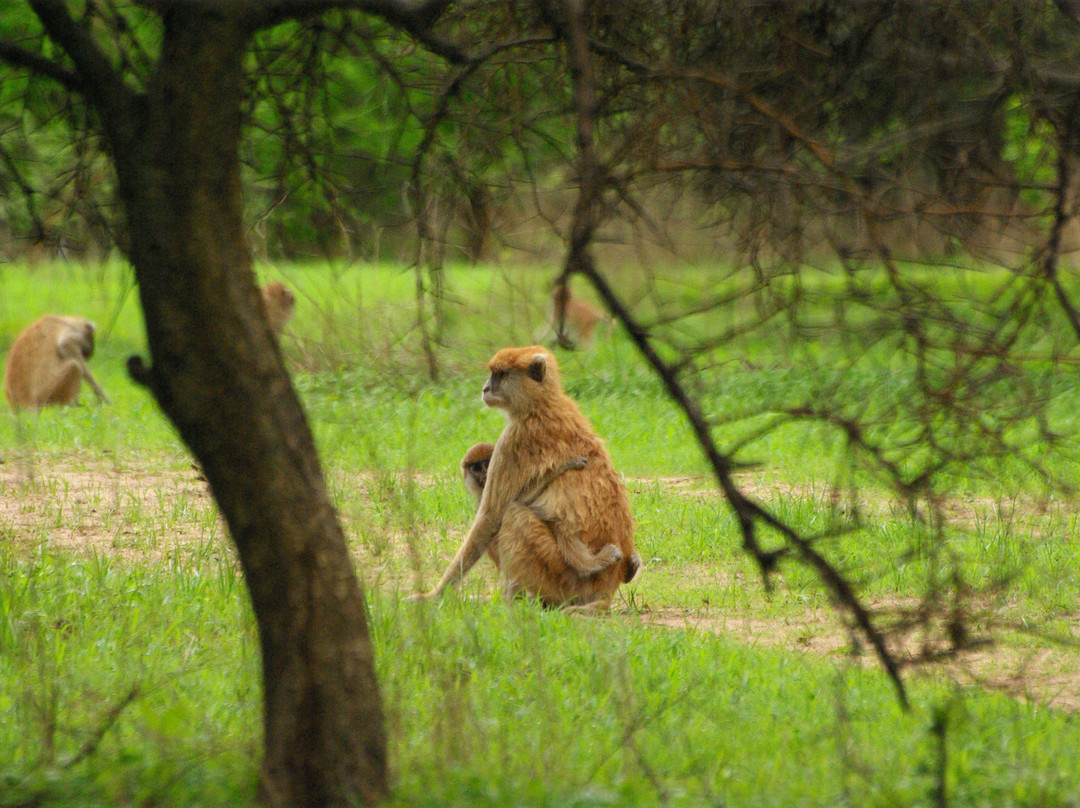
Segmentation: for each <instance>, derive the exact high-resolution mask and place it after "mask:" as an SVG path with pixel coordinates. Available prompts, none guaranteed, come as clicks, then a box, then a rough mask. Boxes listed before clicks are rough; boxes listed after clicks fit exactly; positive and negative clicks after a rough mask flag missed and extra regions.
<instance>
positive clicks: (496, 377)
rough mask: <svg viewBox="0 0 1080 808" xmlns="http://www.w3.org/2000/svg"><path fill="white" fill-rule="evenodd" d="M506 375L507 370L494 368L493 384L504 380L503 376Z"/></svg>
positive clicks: (492, 374) (492, 372)
mask: <svg viewBox="0 0 1080 808" xmlns="http://www.w3.org/2000/svg"><path fill="white" fill-rule="evenodd" d="M505 376H506V371H505V370H493V371H491V383H492V384H493V385H498V384H500V383H501V382H502V380H503V377H505Z"/></svg>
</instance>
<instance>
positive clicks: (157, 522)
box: [0, 456, 1080, 710]
mask: <svg viewBox="0 0 1080 808" xmlns="http://www.w3.org/2000/svg"><path fill="white" fill-rule="evenodd" d="M175 466H176V467H175V468H174V469H171V470H170V469H166V470H162V467H161V465H160V464H156V465H147V466H146V467H139V466H138V465H135V464H132V463H131V462H128V461H125V462H123V463H119V462H112V460H111V459H110V458H109V457H108V456H105V457H102V458H101V459H100V460H99V461H97V462H89V461H80V462H79V464H78V465H77V466H75V467H69V466H67V465H64V464H63V463H62V462H61V461H56V460H50V459H44V458H41V459H32V460H27V459H22V458H19V459H12V458H11V457H10V456H9V458H8V459H7V460H6V461H0V541H7V542H13V543H15V544H16V545H19V546H22V547H25V548H26V549H27V550H32V549H34V548H37V547H40V546H41V545H42V544H46V545H47V546H48V547H49V548H50V549H52V550H54V551H65V552H72V553H97V554H106V555H111V556H114V557H120V558H124V559H128V560H131V561H154V560H157V559H160V558H163V557H165V556H166V555H170V554H185V553H191V554H195V553H205V552H207V550H208V549H209V551H210V552H211V553H212V554H213V555H215V556H219V555H220V556H227V555H230V554H231V552H232V550H231V547H230V546H229V543H228V539H227V536H226V531H225V528H224V525H223V523H222V521H221V520H220V518H219V517H218V515H217V513H216V509H215V508H214V504H213V501H212V499H211V497H210V495H209V492H208V489H207V486H206V483H205V482H203V481H202V480H201V479H200V477H199V475H198V473H197V471H196V470H195V469H194V468H190V467H187V466H186V465H185V464H184V462H183V461H179V460H178V461H177V463H176V464H175ZM349 482H350V484H356V483H357V481H356V480H351V481H349ZM422 483H423V481H421V484H422ZM650 483H651V481H650ZM660 484H661V486H662V487H663V488H664V490H665V491H667V492H670V493H671V494H672V495H674V496H694V497H714V496H716V495H715V494H714V493H712V492H710V491H708V490H705V489H703V488H702V487H701V484H700V481H696V480H689V479H685V478H679V479H670V480H663V481H661V482H660ZM749 484H750V486H751V487H752V486H753V485H754V483H753V482H752V481H750V483H749ZM804 493H805V492H804ZM965 507H969V506H964V505H958V506H956V509H957V511H958V512H962V510H963V509H964V508H965ZM961 515H962V514H961ZM342 517H343V520H344V521H345V527H346V532H347V533H349V532H350V528H351V527H356V526H351V525H350V516H349V514H347V513H343V514H342ZM463 527H464V525H463ZM357 529H359V528H357ZM398 546H399V547H400V546H402V542H399V543H398ZM355 550H356V555H357V557H358V558H357V562H358V566H359V568H360V569H362V570H365V577H366V578H367V579H368V581H369V582H371V580H372V575H371V571H372V569H373V567H375V568H378V569H379V570H380V571H379V572H378V573H377V574H376V575H375V578H376V579H377V581H376V584H375V585H380V584H382V583H385V582H386V579H387V578H392V577H394V575H395V574H396V575H397V576H398V577H399V579H400V576H401V575H404V574H405V573H404V572H401V571H399V572H398V573H394V572H393V571H391V572H386V570H387V568H388V565H387V564H386V559H385V555H386V548H385V546H383V547H381V548H380V550H379V552H378V554H377V555H378V556H381V557H382V558H381V561H380V560H379V559H378V558H375V557H373V555H372V553H371V552H370V548H367V549H365V545H364V543H363V542H358V543H357V544H356V547H355ZM389 566H392V565H389ZM397 566H398V568H399V570H406V569H408V568H409V565H408V564H399V565H397ZM687 571H688V572H690V573H693V570H691V569H690V568H687ZM644 572H645V574H648V568H647V567H646V569H645V571H644ZM700 572H701V573H702V574H704V575H708V576H709V577H710V579H717V578H722V575H721V574H720V573H719V572H718V571H717V570H711V569H710V570H700ZM400 583H401V581H400V580H398V581H396V582H395V584H396V585H400ZM730 583H731V584H732V585H736V584H738V583H739V582H730ZM872 607H873V608H875V609H880V610H882V611H883V612H884V613H888V612H895V611H897V610H899V609H902V608H903V604H872ZM633 613H634V614H637V615H638V616H639V617H640V619H641V620H642V621H643V622H645V623H647V624H649V625H654V626H662V627H668V628H677V629H689V630H698V631H708V632H714V633H719V634H725V635H728V636H732V637H734V638H737V639H739V640H740V641H742V642H745V643H748V644H751V645H755V644H760V645H765V646H774V647H785V648H788V649H791V650H796V651H800V652H804V653H808V654H814V655H820V656H823V657H829V658H832V659H835V660H837V661H838V662H840V663H841V664H845V663H846V662H847V661H850V662H851V664H858V665H866V664H875V659H874V657H873V655H872V654H870V653H868V652H867V651H866V649H865V647H864V648H863V649H861V653H858V654H854V653H852V649H853V645H854V646H858V643H857V642H856V643H854V644H853V642H852V638H851V635H850V634H849V633H848V631H847V630H846V629H845V628H844V626H843V625H842V624H841V622H840V621H839V620H838V619H837V616H836V614H835V613H834V612H833V611H832V610H830V609H826V608H812V609H808V610H807V611H805V612H803V613H800V614H799V615H797V616H794V617H787V618H783V619H776V620H769V619H762V618H758V617H752V616H749V615H747V614H739V615H735V616H732V615H730V614H725V613H723V612H722V610H720V609H718V608H715V607H710V606H708V605H707V604H703V605H702V606H701V607H700V608H695V609H671V608H664V607H663V606H655V605H652V604H650V605H649V606H647V607H644V608H638V609H635V610H634V612H633ZM1078 637H1080V635H1078ZM918 642H919V640H918V638H917V637H909V638H908V639H906V640H903V641H895V642H894V643H893V646H892V648H893V650H894V651H895V652H896V653H897V655H898V656H899V657H904V656H906V655H909V653H914V651H915V649H914V646H915V645H917V644H918ZM905 644H906V645H908V646H909V647H904V646H905ZM907 675H930V676H942V675H945V676H950V677H953V678H955V679H957V680H959V681H962V682H973V683H977V684H979V685H982V686H985V687H988V688H992V689H997V690H1002V691H1005V692H1007V693H1010V694H1012V695H1015V696H1017V697H1019V698H1025V699H1032V700H1035V701H1038V702H1041V703H1045V704H1047V705H1050V706H1055V707H1059V708H1064V709H1069V710H1077V709H1080V650H1078V648H1076V647H1071V646H1070V645H1062V644H1056V643H1053V644H1052V643H1049V642H1046V643H1038V644H1033V643H1032V642H1031V641H1030V639H1027V640H1024V639H1020V640H1017V641H1014V642H999V643H998V644H995V645H993V646H989V647H983V648H981V649H978V650H975V651H973V652H970V653H967V654H965V655H964V656H962V657H960V658H957V659H954V660H950V661H947V662H944V663H939V664H937V665H934V666H931V667H929V668H925V669H921V668H912V669H911V670H910V671H908V672H907Z"/></svg>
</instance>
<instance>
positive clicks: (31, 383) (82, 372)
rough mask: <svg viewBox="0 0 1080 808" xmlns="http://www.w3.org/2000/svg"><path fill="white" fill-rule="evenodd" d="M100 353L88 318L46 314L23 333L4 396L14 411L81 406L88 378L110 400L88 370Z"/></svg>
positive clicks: (10, 359) (10, 357) (103, 398)
mask: <svg viewBox="0 0 1080 808" xmlns="http://www.w3.org/2000/svg"><path fill="white" fill-rule="evenodd" d="M93 354H94V324H93V323H92V322H90V321H89V320H86V319H83V318H82V317H67V316H62V315H59V314H46V315H45V316H44V317H41V318H39V319H38V320H35V321H34V322H32V323H31V324H30V325H28V326H27V327H26V328H24V329H23V330H22V332H21V333H20V334H19V335H18V336H17V337H16V338H15V342H13V343H12V345H11V350H10V351H9V352H8V358H7V366H6V367H5V368H4V394H5V395H6V396H7V400H8V403H9V404H10V405H11V407H12V408H13V409H22V408H27V409H39V408H40V407H46V406H50V405H61V406H63V405H72V404H76V403H78V400H79V388H80V387H81V386H82V382H83V379H86V382H87V384H89V385H90V387H91V389H93V391H94V393H95V394H96V395H97V397H98V398H99V399H100V400H101V401H103V402H104V403H106V404H107V403H109V397H108V396H107V395H105V391H104V390H102V389H101V386H100V385H99V384H98V383H97V379H95V378H94V375H93V374H92V373H91V372H90V368H88V367H87V366H86V360H87V359H89V358H90V357H91V356H93Z"/></svg>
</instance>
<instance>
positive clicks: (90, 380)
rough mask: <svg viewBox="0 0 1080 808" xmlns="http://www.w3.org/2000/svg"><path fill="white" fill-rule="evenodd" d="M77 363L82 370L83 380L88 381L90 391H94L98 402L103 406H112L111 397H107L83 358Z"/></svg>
mask: <svg viewBox="0 0 1080 808" xmlns="http://www.w3.org/2000/svg"><path fill="white" fill-rule="evenodd" d="M76 361H77V362H78V363H79V367H80V368H81V369H82V374H83V378H84V379H86V383H87V384H89V385H90V389H91V390H93V391H94V395H96V396H97V397H98V401H100V402H101V403H102V404H112V401H111V400H110V399H109V397H108V396H107V395H105V391H104V390H102V389H101V385H100V384H98V383H97V379H95V378H94V374H93V373H91V372H90V368H89V367H87V365H86V362H84V361H83V360H82V358H81V357H80V358H79V359H77V360H76Z"/></svg>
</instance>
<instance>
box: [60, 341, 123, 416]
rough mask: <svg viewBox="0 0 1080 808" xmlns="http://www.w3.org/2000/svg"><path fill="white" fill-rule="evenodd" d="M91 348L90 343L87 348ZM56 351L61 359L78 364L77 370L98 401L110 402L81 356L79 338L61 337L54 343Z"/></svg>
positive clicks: (81, 346)
mask: <svg viewBox="0 0 1080 808" xmlns="http://www.w3.org/2000/svg"><path fill="white" fill-rule="evenodd" d="M92 349H93V344H92V343H91V346H90V349H89V350H91V351H92ZM56 352H57V353H58V354H60V358H61V359H70V360H71V361H72V362H74V363H75V364H76V365H78V366H79V372H80V373H82V377H83V378H84V379H86V383H87V384H89V385H90V389H91V390H93V391H94V395H96V396H97V397H98V401H101V402H102V403H103V404H111V403H112V402H111V401H110V400H109V397H108V396H107V395H105V391H104V390H102V389H101V385H100V384H98V383H97V379H95V378H94V374H93V373H91V372H90V368H89V367H88V366H87V364H86V360H85V359H84V358H83V344H82V342H81V341H80V340H72V339H68V338H63V339H61V340H60V341H59V342H58V343H57V344H56Z"/></svg>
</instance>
